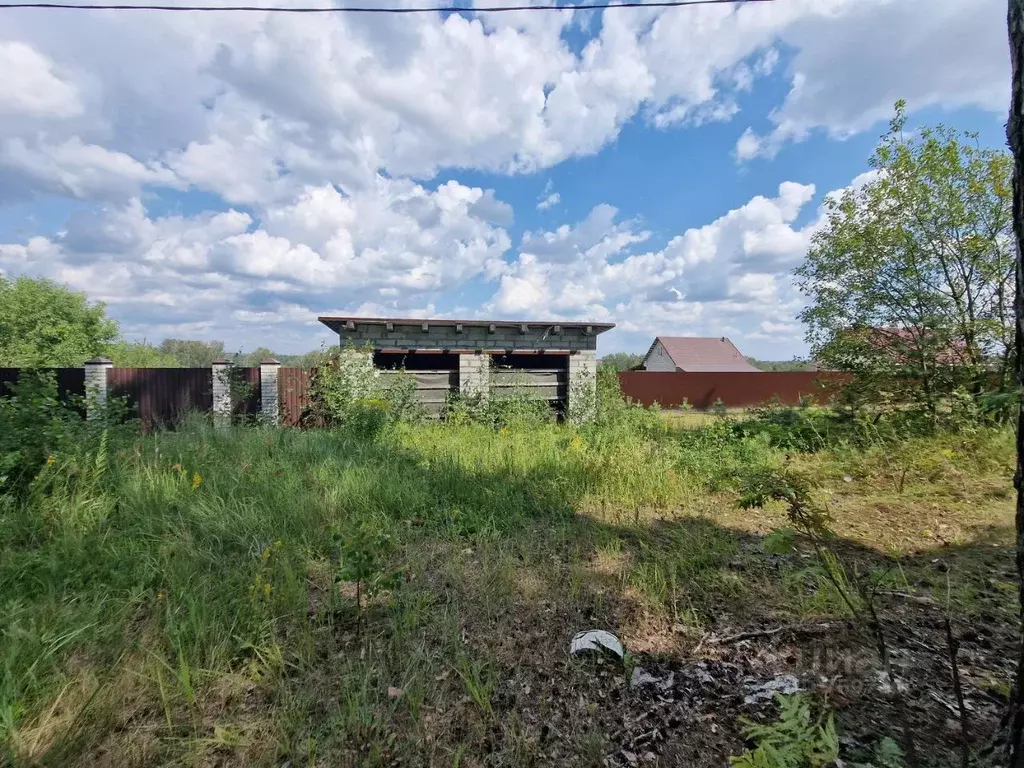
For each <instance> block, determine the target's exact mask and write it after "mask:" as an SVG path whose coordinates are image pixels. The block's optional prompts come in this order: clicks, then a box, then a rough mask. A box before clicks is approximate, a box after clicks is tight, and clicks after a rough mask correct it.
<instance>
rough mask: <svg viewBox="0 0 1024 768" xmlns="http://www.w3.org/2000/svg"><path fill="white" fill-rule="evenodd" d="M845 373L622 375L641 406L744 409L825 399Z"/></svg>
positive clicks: (624, 389)
mask: <svg viewBox="0 0 1024 768" xmlns="http://www.w3.org/2000/svg"><path fill="white" fill-rule="evenodd" d="M849 380H850V379H849V376H848V375H846V374H842V373H831V372H827V373H826V372H823V371H777V372H769V371H764V372H760V373H682V372H674V373H672V372H658V371H625V372H623V373H620V374H619V384H620V385H621V387H622V394H624V395H625V396H626V397H629V398H632V399H633V400H635V401H636V402H638V403H641V404H643V405H653V404H654V403H658V404H660V405H661V407H663V408H679V407H680V406H681V405H682V404H683V403H684V402H686V403H687V404H688V405H690V406H691V407H693V408H698V409H706V408H711V407H712V406H713V405H715V403H716V402H718V401H721V402H722V404H723V405H725V406H726V407H729V408H745V407H749V406H753V405H761V404H762V403H766V402H770V401H773V400H778V401H779V402H780V403H782V404H784V405H797V404H799V403H800V401H801V399H803V398H808V397H810V398H813V399H814V400H815V401H817V402H819V403H827V402H828V401H829V399H830V398H831V397H833V396H834V395H835V394H837V393H838V391H839V389H840V388H841V387H842V385H843V384H844V383H845V382H847V381H849Z"/></svg>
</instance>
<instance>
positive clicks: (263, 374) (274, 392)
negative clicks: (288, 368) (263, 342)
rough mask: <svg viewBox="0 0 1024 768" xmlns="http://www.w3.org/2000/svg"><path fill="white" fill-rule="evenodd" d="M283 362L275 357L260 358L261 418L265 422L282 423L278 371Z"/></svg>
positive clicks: (275, 424)
mask: <svg viewBox="0 0 1024 768" xmlns="http://www.w3.org/2000/svg"><path fill="white" fill-rule="evenodd" d="M280 368H281V364H280V363H279V362H277V360H274V359H272V358H271V359H267V360H260V419H261V420H262V421H263V422H264V423H265V424H272V425H274V426H277V424H279V423H280V413H281V401H280V400H279V394H278V387H277V372H278V371H279V370H280Z"/></svg>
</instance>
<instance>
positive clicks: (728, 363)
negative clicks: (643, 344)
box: [648, 336, 761, 373]
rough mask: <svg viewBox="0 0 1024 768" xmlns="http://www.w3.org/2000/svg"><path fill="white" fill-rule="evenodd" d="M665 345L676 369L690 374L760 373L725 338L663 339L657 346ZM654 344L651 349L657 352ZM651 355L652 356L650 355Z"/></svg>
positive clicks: (667, 337) (656, 341) (658, 339)
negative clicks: (705, 372)
mask: <svg viewBox="0 0 1024 768" xmlns="http://www.w3.org/2000/svg"><path fill="white" fill-rule="evenodd" d="M659 341H660V342H661V346H663V347H664V348H665V354H667V355H668V356H669V357H670V358H672V362H673V363H675V366H676V368H678V369H679V370H681V371H687V372H690V373H697V372H703V371H707V372H714V373H726V372H746V373H755V372H760V371H761V369H760V368H755V367H754V366H753V365H751V364H750V363H749V362H747V359H746V358H745V357H743V355H742V354H740V351H739V350H738V349H736V346H735V345H734V344H733V343H732V342H731V341H729V339H727V338H726V337H725V336H721V337H718V338H706V337H701V336H659V337H657V338H656V339H655V340H654V344H657V343H658V342H659ZM654 344H652V345H651V349H654ZM648 354H650V353H648Z"/></svg>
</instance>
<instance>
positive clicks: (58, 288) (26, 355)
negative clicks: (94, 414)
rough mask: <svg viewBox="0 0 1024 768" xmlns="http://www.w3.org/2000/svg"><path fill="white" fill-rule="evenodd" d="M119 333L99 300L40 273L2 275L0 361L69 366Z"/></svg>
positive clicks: (96, 351) (94, 352)
mask: <svg viewBox="0 0 1024 768" xmlns="http://www.w3.org/2000/svg"><path fill="white" fill-rule="evenodd" d="M115 338H117V323H115V322H114V321H113V320H111V319H110V318H108V317H107V314H106V308H105V307H104V305H103V304H102V303H95V304H90V303H89V300H88V299H87V298H86V296H85V294H84V293H77V292H75V291H72V290H71V289H70V288H68V287H67V286H65V285H60V284H59V283H55V282H52V281H50V280H46V279H43V278H32V277H18V278H16V279H14V280H9V279H6V278H4V277H3V276H0V365H3V366H7V367H12V368H30V367H45V366H52V367H72V366H78V365H81V364H82V363H84V362H85V361H86V360H88V359H89V358H91V357H95V356H96V355H99V354H101V353H102V352H103V351H104V349H105V348H106V345H107V344H109V343H110V342H111V341H113V340H114V339H115Z"/></svg>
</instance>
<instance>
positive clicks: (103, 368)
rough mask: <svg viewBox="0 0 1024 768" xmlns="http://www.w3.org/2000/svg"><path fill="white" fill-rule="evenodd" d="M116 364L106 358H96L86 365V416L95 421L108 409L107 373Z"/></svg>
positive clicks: (88, 361)
mask: <svg viewBox="0 0 1024 768" xmlns="http://www.w3.org/2000/svg"><path fill="white" fill-rule="evenodd" d="M113 367H114V363H113V362H112V361H110V360H108V359H107V358H105V357H94V358H93V359H92V360H87V361H86V363H85V397H86V401H85V403H86V405H85V415H86V418H89V419H95V418H96V417H98V416H100V415H102V413H103V410H104V408H106V407H107V387H108V382H107V371H109V370H110V369H111V368H113Z"/></svg>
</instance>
